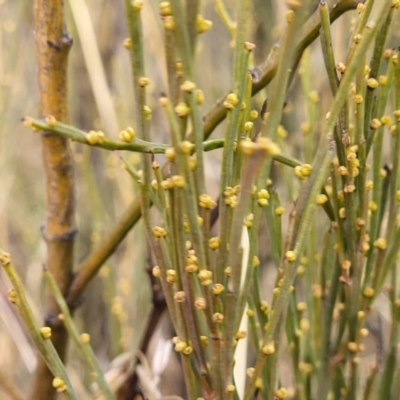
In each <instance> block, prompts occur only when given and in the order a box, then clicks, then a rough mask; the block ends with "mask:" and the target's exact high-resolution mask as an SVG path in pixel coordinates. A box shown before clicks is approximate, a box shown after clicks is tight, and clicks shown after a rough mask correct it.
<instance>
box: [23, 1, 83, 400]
mask: <svg viewBox="0 0 400 400" xmlns="http://www.w3.org/2000/svg"><path fill="white" fill-rule="evenodd" d="M34 12H35V43H36V52H37V59H38V79H39V89H40V111H39V112H40V114H41V115H53V116H54V117H55V118H56V119H58V120H60V121H65V120H66V119H67V87H66V69H67V60H68V52H69V49H70V47H71V45H72V39H71V37H70V36H69V35H68V33H67V31H66V29H65V25H64V19H63V12H64V9H63V3H62V2H61V1H59V0H36V1H35V8H34ZM42 148H43V165H44V172H45V176H46V191H47V202H46V210H47V211H46V221H45V224H44V227H43V236H44V239H45V240H46V243H47V260H46V264H47V265H48V266H49V269H50V270H51V272H52V274H53V275H54V277H55V279H56V281H57V284H58V285H59V287H60V289H61V291H62V292H63V293H66V292H67V290H68V287H69V284H70V280H71V275H72V267H73V246H74V236H75V222H74V187H73V164H72V155H71V152H70V148H69V143H68V140H66V139H65V138H62V137H60V136H58V135H53V134H49V133H48V132H43V134H42ZM45 308H46V311H45V312H46V320H47V323H46V325H49V326H51V327H52V329H53V336H52V341H53V343H54V345H55V348H56V349H57V351H58V353H59V355H60V358H61V359H64V358H65V350H66V344H67V334H66V331H65V329H64V327H63V326H61V325H60V324H57V323H55V321H56V318H54V316H56V315H57V314H58V306H57V304H56V303H55V302H54V299H52V297H51V296H50V295H48V296H47V298H46V306H45ZM52 379H53V376H52V374H51V372H50V371H49V370H48V368H47V366H46V364H45V363H44V361H43V360H42V359H40V360H39V363H38V366H37V370H36V373H35V377H34V380H33V387H32V391H31V394H30V398H32V399H41V400H50V399H53V398H54V393H55V390H54V388H53V387H52Z"/></svg>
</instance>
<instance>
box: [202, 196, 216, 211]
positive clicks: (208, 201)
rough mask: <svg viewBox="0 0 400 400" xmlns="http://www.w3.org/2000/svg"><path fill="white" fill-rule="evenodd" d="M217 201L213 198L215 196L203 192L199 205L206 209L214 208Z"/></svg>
mask: <svg viewBox="0 0 400 400" xmlns="http://www.w3.org/2000/svg"><path fill="white" fill-rule="evenodd" d="M216 205H217V203H216V202H215V201H214V200H213V198H212V197H211V196H210V195H209V194H205V193H203V194H201V195H200V196H199V206H200V207H201V208H204V209H206V210H212V209H213V208H215V207H216Z"/></svg>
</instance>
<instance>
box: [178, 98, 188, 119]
mask: <svg viewBox="0 0 400 400" xmlns="http://www.w3.org/2000/svg"><path fill="white" fill-rule="evenodd" d="M175 112H176V113H177V115H178V117H186V116H187V115H189V113H190V107H189V106H188V105H187V104H186V103H185V102H183V101H181V102H180V103H178V104H177V105H176V107H175Z"/></svg>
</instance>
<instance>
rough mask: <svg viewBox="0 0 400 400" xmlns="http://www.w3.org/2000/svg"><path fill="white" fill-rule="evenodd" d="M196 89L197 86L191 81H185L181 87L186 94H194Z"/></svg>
mask: <svg viewBox="0 0 400 400" xmlns="http://www.w3.org/2000/svg"><path fill="white" fill-rule="evenodd" d="M194 89H196V84H195V83H194V82H191V81H185V82H183V83H182V85H181V90H182V91H183V92H185V93H192V92H193V90H194Z"/></svg>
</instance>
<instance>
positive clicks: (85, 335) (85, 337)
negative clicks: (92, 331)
mask: <svg viewBox="0 0 400 400" xmlns="http://www.w3.org/2000/svg"><path fill="white" fill-rule="evenodd" d="M80 338H81V342H82V343H83V344H88V343H90V335H89V334H88V333H82V334H81V336H80Z"/></svg>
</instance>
